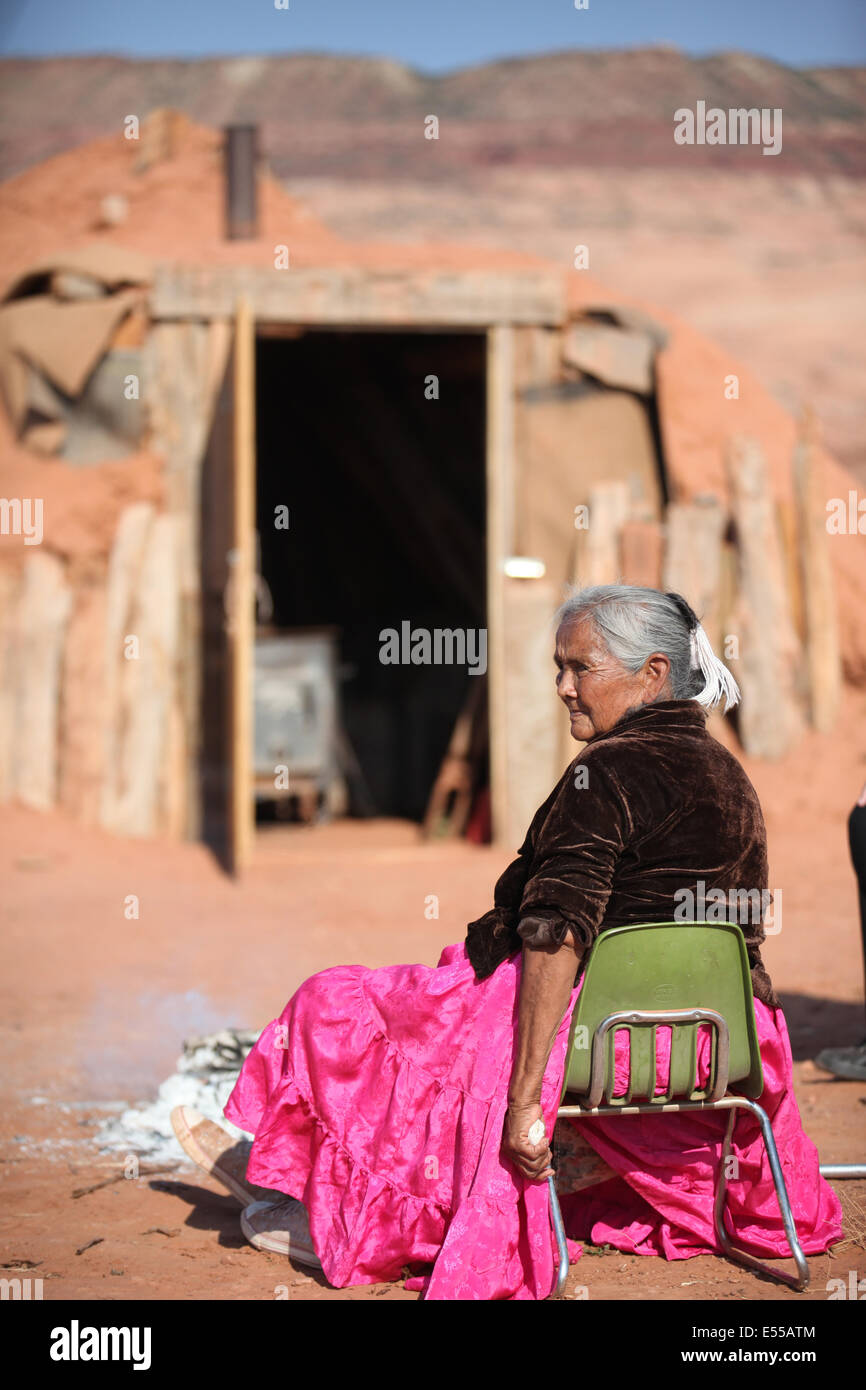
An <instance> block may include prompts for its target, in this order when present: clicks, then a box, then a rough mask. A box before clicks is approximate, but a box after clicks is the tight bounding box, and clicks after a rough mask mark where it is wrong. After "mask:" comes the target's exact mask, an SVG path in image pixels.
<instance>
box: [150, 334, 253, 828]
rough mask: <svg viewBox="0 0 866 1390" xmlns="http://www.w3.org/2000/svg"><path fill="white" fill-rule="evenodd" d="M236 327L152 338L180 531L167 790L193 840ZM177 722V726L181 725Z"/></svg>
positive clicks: (172, 818) (156, 409) (169, 489)
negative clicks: (208, 501)
mask: <svg viewBox="0 0 866 1390" xmlns="http://www.w3.org/2000/svg"><path fill="white" fill-rule="evenodd" d="M232 332H233V328H232V324H231V323H230V322H229V321H228V320H225V319H218V320H215V321H213V322H210V323H186V322H180V323H155V324H153V325H152V329H151V332H150V334H149V335H148V340H147V391H148V408H149V414H150V420H151V429H152V436H151V444H152V447H153V448H154V449H155V451H156V452H158V453H161V454H162V456H163V457H164V459H165V474H164V476H165V495H166V506H167V509H168V511H169V512H170V513H171V514H172V515H174V516H176V517H177V519H178V525H179V528H180V530H179V538H178V549H179V565H180V568H179V572H178V584H179V589H180V599H179V602H180V618H179V621H180V634H179V639H178V662H177V673H176V675H177V690H176V697H175V698H176V704H177V705H178V709H179V713H178V715H176V716H173V719H172V730H173V732H172V735H171V754H170V757H171V761H172V766H173V768H174V773H173V776H174V777H175V778H176V779H177V780H178V785H177V786H173V785H172V786H170V787H166V792H165V800H166V802H167V804H168V805H170V807H171V810H170V811H168V812H167V824H168V825H169V826H170V827H174V828H175V829H176V830H177V832H178V833H183V834H185V835H186V836H187V838H189V839H197V838H198V837H199V836H200V834H201V829H202V826H201V804H200V795H199V793H200V788H199V764H200V759H201V752H202V749H201V743H202V739H201V669H202V653H201V643H202V615H201V609H202V599H201V569H200V543H201V536H200V522H201V473H202V461H203V458H204V455H205V453H206V450H207V446H208V439H209V436H210V432H211V430H212V428H213V424H214V415H215V409H216V400H217V396H218V393H219V390H220V387H221V385H222V382H223V380H224V377H225V372H226V365H227V362H228V355H229V348H230V344H231V336H232ZM178 719H179V722H178Z"/></svg>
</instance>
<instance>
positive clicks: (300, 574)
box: [256, 330, 486, 820]
mask: <svg viewBox="0 0 866 1390" xmlns="http://www.w3.org/2000/svg"><path fill="white" fill-rule="evenodd" d="M485 373H486V345H485V336H484V335H483V334H478V333H431V332H406V331H403V332H381V331H378V330H377V331H375V332H359V331H327V332H325V331H318V330H316V331H310V332H302V333H301V334H300V336H293V337H277V336H270V335H269V336H260V337H259V339H258V341H257V354H256V394H257V406H256V409H257V470H258V484H257V525H258V532H259V541H260V555H261V559H260V573H261V576H262V578H263V579H264V581H265V583H266V585H267V587H268V589H269V590H270V596H271V600H272V604H273V611H272V616H271V618H270V626H271V628H272V630H274V631H277V632H281V631H286V630H296V629H300V628H321V627H328V628H336V629H338V635H337V642H338V660H339V666H338V670H339V680H338V685H339V710H340V719H341V723H342V728H343V730H344V731H345V735H346V739H347V741H348V745H349V747H350V749H351V751H352V753H353V755H354V758H355V759H356V760H357V768H358V774H359V775H358V776H357V777H355V778H353V779H350V781H349V789H350V800H349V806H348V810H349V813H350V814H375V815H383V816H398V817H405V818H409V819H412V820H421V819H422V818H423V816H424V811H425V808H426V806H427V801H428V798H429V795H430V791H431V788H432V786H433V782H434V780H435V778H436V774H437V772H438V770H439V768H440V764H441V762H442V758H443V756H444V754H445V751H446V749H447V747H448V742H449V739H450V737H451V734H452V731H453V729H454V725H455V721H456V720H457V717H458V715H459V713H460V711H461V708H462V707H463V706H464V704H465V702H466V699H467V696H468V694H469V691H470V688H471V687H472V686H473V685H474V684H475V682H476V681H477V680H479V679H481V678H480V677H479V676H472V675H470V674H469V672H468V669H467V665H465V664H464V665H457V664H453V665H452V664H445V663H443V664H439V665H436V664H430V665H411V664H409V665H402V664H401V665H390V664H383V663H382V661H381V660H380V649H381V647H382V640H381V638H380V633H381V632H382V631H383V630H384V629H396V630H397V631H400V629H401V624H402V623H403V622H405V621H407V620H408V621H409V622H410V623H411V626H412V629H413V630H417V629H426V630H428V631H430V632H433V631H434V630H436V629H449V630H459V629H463V630H468V629H474V630H478V629H481V628H485V627H486V619H485V611H486V608H485V495H486V489H485V462H484V460H485V404H486V401H485V395H486V388H485ZM432 377H435V378H437V379H438V393H439V394H438V399H427V398H426V396H425V388H426V389H428V390H429V379H430V378H432ZM280 507H285V508H288V510H289V525H288V528H287V529H280V528H279V527H278V526H277V525H275V517H277V515H278V512H277V509H278V508H280Z"/></svg>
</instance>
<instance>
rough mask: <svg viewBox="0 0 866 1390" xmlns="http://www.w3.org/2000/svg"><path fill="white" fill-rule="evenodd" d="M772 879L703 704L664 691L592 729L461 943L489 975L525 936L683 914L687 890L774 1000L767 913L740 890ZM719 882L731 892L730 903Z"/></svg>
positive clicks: (584, 939) (759, 836)
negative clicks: (720, 925) (739, 941)
mask: <svg viewBox="0 0 866 1390" xmlns="http://www.w3.org/2000/svg"><path fill="white" fill-rule="evenodd" d="M579 768H582V769H584V771H582V772H581V773H580V775H579V777H578V776H577V774H578V769H579ZM576 779H577V781H578V783H580V782H585V783H586V785H575V782H576ZM701 882H703V889H702V890H701V888H700V884H701ZM766 888H767V835H766V830H765V827H764V818H763V816H762V814H761V807H760V804H759V802H758V797H757V793H756V792H755V789H754V787H753V786H752V784H751V782H750V781H749V779H748V777H747V776H746V774H745V772H744V771H743V769H742V767H741V766H740V764H739V763H738V762H737V760H736V758H735V757H733V755H732V754H731V753H729V752H728V751H727V749H726V748H724V747H723V746H722V744H720V743H719V742H718V740H717V739H714V738H713V737H712V735H711V734H709V733H708V732H707V728H706V713H705V711H704V709H703V707H702V706H701V705H699V704H698V703H697V702H696V701H695V700H660V701H658V702H657V703H655V704H652V705H644V706H643V707H642V708H641V709H640V710H637V711H635V712H633V713H631V714H628V715H626V716H625V717H624V718H623V719H621V720H620V721H619V723H618V724H616V725H615V726H614V727H613V728H612V729H610V730H608V732H607V733H604V734H598V735H596V737H595V738H593V739H591V740H590V742H589V743H587V744H586V746H585V747H584V749H583V751H582V752H581V753H580V754H579V755H578V757H577V758H576V759H575V760H574V762H573V763H572V764H571V765H570V766H569V768H568V769H567V770H566V772H565V773H564V774H563V775H562V777H561V778H560V780H559V782H558V783H557V784H556V786H555V787H554V789H553V791H552V792H551V793H550V796H549V797H548V798H547V800H546V801H545V802H544V804H543V805H542V806H540V807H539V809H538V810H537V811H536V813H535V816H534V817H533V820H532V824H531V825H530V827H529V832H528V834H527V836H526V839H525V840H524V842H523V844H522V846H521V848H520V852H519V853H518V856H517V858H516V859H514V860H512V862H511V863H510V864H509V866H508V868H507V869H506V870H505V872H504V873H503V874H502V876H501V878H500V879H499V881H498V882H497V884H496V888H495V890H494V895H493V901H494V906H493V907H492V908H491V910H490V911H489V912H485V914H484V916H483V917H480V918H479V919H478V921H477V922H470V923H469V927H468V929H467V930H468V934H467V937H466V951H467V955H468V956H469V960H470V961H471V963H472V966H473V967H474V970H475V974H476V977H477V978H478V979H484V978H485V977H486V976H488V975H490V974H492V973H493V971H494V970H495V969H496V967H497V965H499V964H500V963H501V962H502V961H503V960H505V959H506V957H507V956H510V955H512V954H513V953H514V952H515V951H519V950H520V949H521V947H522V943H523V942H524V941H525V942H528V943H530V944H532V945H539V946H541V945H547V944H556V943H559V942H562V941H563V940H564V938H565V933H566V932H567V931H571V932H573V933H574V936H575V938H576V940H577V942H578V944H579V945H581V946H584V947H588V946H590V945H591V944H592V942H593V941H594V940H595V938H596V936H597V935H598V933H599V932H600V931H604V929H605V928H606V927H617V926H623V925H625V924H627V923H629V922H674V921H679V920H682V919H683V906H682V904H683V901H684V899H683V897H682V896H680V897H677V896H676V895H677V894H678V893H680V894H681V895H682V892H683V890H689V891H690V892H691V893H692V894H694V901H695V907H696V912H695V915H696V917H697V918H698V920H708V921H713V920H718V919H719V918H721V919H722V920H729V921H735V922H738V923H739V925H740V926H741V928H742V930H743V935H744V937H745V941H746V947H747V950H748V955H749V961H750V964H751V967H752V988H753V990H754V994H755V997H756V998H757V999H760V1000H762V1001H763V1002H764V1003H765V1004H768V1005H769V1006H770V1007H771V1008H775V1007H777V1006H778V1004H779V1000H778V998H777V996H776V994H775V991H774V989H773V986H772V983H771V981H770V977H769V976H768V974H767V972H766V970H765V969H764V965H763V962H762V960H761V951H760V946H761V942H762V941H763V940H764V928H763V925H762V923H761V921H760V918H761V916H762V913H761V912H760V911H757V912H756V911H754V909H751V910H749V911H748V912H747V911H745V910H744V906H743V905H741V904H743V903H744V900H743V899H740V900H738V899H737V897H736V896H735V894H736V892H737V891H743V890H746V891H748V890H757V891H758V893H762V892H764V891H765V890H766ZM713 889H721V890H722V891H723V892H724V893H725V895H726V904H725V907H724V908H720V906H716V903H718V898H716V899H713V898H712V897H710V896H709V895H710V893H711V890H713ZM731 890H735V893H734V894H732V893H731ZM701 891H703V894H704V897H705V899H706V898H709V902H708V903H707V904H706V907H707V908H708V909H709V910H707V911H703V910H701V903H700V899H699V894H700V892H701ZM686 901H688V900H686ZM753 901H754V895H753ZM765 901H766V900H765ZM756 919H757V920H756Z"/></svg>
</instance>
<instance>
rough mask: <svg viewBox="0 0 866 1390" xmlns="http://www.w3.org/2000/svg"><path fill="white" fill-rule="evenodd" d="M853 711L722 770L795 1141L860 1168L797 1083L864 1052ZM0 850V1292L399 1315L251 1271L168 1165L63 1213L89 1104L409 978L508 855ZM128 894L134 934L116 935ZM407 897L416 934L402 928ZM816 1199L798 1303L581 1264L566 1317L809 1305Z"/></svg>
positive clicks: (208, 1205)
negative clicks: (0, 1063) (781, 1019)
mask: <svg viewBox="0 0 866 1390" xmlns="http://www.w3.org/2000/svg"><path fill="white" fill-rule="evenodd" d="M864 705H866V694H864V692H862V691H859V692H855V691H852V690H850V689H848V690H846V696H845V707H844V710H843V717H842V718H841V719H840V721H839V725H838V730H837V732H836V733H835V734H833V735H831V736H826V737H825V736H820V735H817V734H814V733H812V734H809V735H807V737H806V738H805V739H804V740H803V741H802V743H801V744H800V746H799V748H798V749H797V752H796V756H795V757H794V756H792V757H789V758H787V759H786V760H785V761H784V762H782V763H778V764H769V763H764V762H759V761H757V760H754V759H745V758H744V759H743V761H744V764H745V766H746V768H747V770H748V772H749V775H750V776H751V778H752V780H753V781H754V783H755V785H756V787H757V789H758V792H759V794H760V797H761V801H762V805H763V807H764V812H765V816H766V819H767V824H768V833H769V839H770V859H771V872H770V885H771V887H772V888H773V889H774V890H775V891H776V892H778V890H779V889H782V892H783V918H782V931H781V933H780V934H779V935H777V936H774V937H772V938H770V939H769V940H768V942H767V947H766V951H765V960H766V963H767V965H768V968H769V970H770V972H771V974H772V976H773V979H774V982H775V983H776V986H777V988H779V989H780V991H781V993H782V995H783V999H784V1004H785V1012H786V1017H787V1019H788V1024H789V1028H790V1031H791V1036H792V1043H793V1048H794V1057H795V1084H796V1090H797V1097H798V1101H799V1104H800V1107H801V1112H802V1114H803V1119H804V1124H805V1126H806V1129H807V1132H808V1133H809V1134H810V1136H811V1137H812V1139H813V1140H814V1141H815V1143H816V1144H817V1146H818V1149H819V1152H820V1154H821V1157H822V1160H823V1161H824V1162H829V1161H833V1162H854V1161H860V1162H862V1161H863V1159H864V1155H866V1142H864V1136H866V1105H864V1102H866V1087H864V1086H863V1085H861V1084H859V1083H855V1082H842V1081H836V1080H834V1079H833V1078H831V1077H829V1076H828V1075H827V1074H825V1073H822V1072H820V1071H818V1070H817V1069H816V1068H815V1067H814V1066H813V1065H812V1063H811V1061H810V1060H809V1059H810V1058H811V1057H812V1056H813V1055H814V1054H815V1053H816V1052H817V1051H818V1050H819V1049H820V1048H821V1047H823V1046H826V1045H828V1044H831V1043H851V1042H857V1041H859V1039H860V1038H861V1037H862V1036H863V1033H864V1026H863V1005H862V987H863V986H862V982H863V971H862V965H861V958H860V946H859V931H858V920H857V909H856V895H855V888H854V878H853V874H852V870H851V866H850V863H849V860H848V851H847V840H846V834H845V821H846V818H847V815H848V812H849V810H850V807H851V805H852V804H853V801H854V799H855V798H856V796H857V793H858V792H859V790H860V787H861V786H862V784H863V782H864V780H866V760H864V756H863V753H862V752H861V750H860V749H858V748H856V747H852V746H851V742H850V738H849V736H848V735H847V734H846V730H850V729H852V728H862V727H863V718H864ZM731 738H732V736H729V735H727V734H726V735H725V741H726V742H727V741H730V739H731ZM0 840H2V849H0V866H2V875H3V883H4V889H5V891H4V894H3V917H4V920H5V934H6V939H7V970H6V972H5V981H4V983H3V986H2V995H0V998H2V1010H0V1018H2V1032H3V1038H4V1044H5V1045H4V1051H3V1055H4V1058H5V1065H4V1075H3V1090H4V1105H3V1111H2V1119H0V1182H2V1189H0V1190H2V1194H3V1201H2V1217H0V1222H2V1225H0V1230H2V1253H0V1263H2V1264H3V1265H4V1266H5V1269H4V1273H7V1274H8V1273H9V1272H10V1270H13V1269H18V1270H20V1271H21V1272H25V1271H26V1270H27V1268H28V1267H29V1266H28V1264H27V1262H31V1264H32V1274H33V1275H34V1276H35V1277H41V1278H43V1279H44V1280H46V1281H47V1282H46V1284H45V1297H46V1298H51V1297H54V1298H74V1299H125V1298H144V1299H152V1298H171V1299H181V1300H183V1299H199V1298H208V1299H210V1298H213V1299H235V1298H248V1299H271V1298H273V1297H275V1290H276V1289H278V1288H279V1287H280V1286H285V1287H286V1288H287V1296H288V1297H289V1298H291V1299H302V1300H309V1299H312V1300H325V1299H343V1300H353V1299H367V1298H378V1297H382V1298H386V1299H413V1298H417V1295H415V1294H409V1293H407V1292H406V1291H405V1290H404V1289H403V1288H402V1286H400V1285H391V1286H374V1287H367V1286H364V1287H358V1288H354V1289H344V1290H334V1289H330V1288H329V1287H328V1286H327V1285H326V1284H325V1283H324V1281H323V1280H321V1279H320V1278H317V1277H315V1278H310V1276H309V1275H308V1274H306V1273H305V1272H304V1271H303V1270H302V1269H300V1268H298V1269H294V1268H293V1267H292V1266H291V1265H290V1264H288V1263H287V1262H286V1261H285V1260H282V1259H280V1258H278V1257H277V1256H273V1255H265V1254H260V1253H258V1252H256V1251H254V1250H253V1249H252V1248H251V1247H248V1246H247V1245H246V1244H245V1242H244V1239H243V1237H242V1235H241V1232H240V1227H239V1223H238V1210H239V1209H238V1207H237V1205H236V1203H235V1202H234V1200H233V1199H232V1198H231V1197H229V1196H228V1195H226V1194H224V1193H223V1192H222V1191H221V1190H220V1189H219V1188H218V1186H217V1185H215V1184H212V1183H210V1182H209V1181H208V1180H207V1179H205V1178H204V1177H203V1175H201V1174H199V1172H198V1170H197V1169H195V1168H192V1167H189V1166H183V1165H181V1162H180V1160H181V1155H180V1151H179V1150H178V1162H179V1166H178V1168H177V1169H175V1170H172V1171H168V1172H164V1173H156V1174H154V1173H150V1174H146V1175H143V1176H142V1177H140V1178H139V1179H138V1180H130V1181H115V1182H113V1183H112V1184H110V1185H108V1186H104V1187H101V1188H99V1189H98V1190H96V1191H94V1192H91V1193H87V1194H85V1195H83V1196H80V1197H77V1198H76V1197H73V1195H72V1194H73V1192H75V1191H76V1190H77V1189H79V1188H83V1187H89V1186H91V1185H93V1184H95V1183H99V1182H101V1181H103V1180H104V1179H106V1178H111V1177H114V1178H117V1177H118V1176H119V1174H120V1172H121V1162H120V1160H119V1159H118V1158H117V1157H116V1156H115V1157H112V1158H110V1159H109V1158H107V1157H106V1156H105V1155H101V1154H100V1153H99V1152H98V1150H97V1149H96V1146H95V1144H94V1142H93V1136H94V1134H95V1132H96V1127H97V1125H98V1123H99V1121H100V1119H101V1118H102V1117H103V1115H104V1112H100V1111H99V1110H98V1109H97V1103H98V1102H104V1101H110V1100H115V1101H116V1100H119V1099H125V1100H129V1101H130V1102H133V1101H136V1100H145V1099H149V1098H151V1097H152V1096H153V1095H154V1094H155V1091H156V1088H157V1086H158V1084H159V1082H160V1081H161V1080H162V1079H163V1078H164V1077H166V1076H167V1075H169V1074H170V1073H171V1072H172V1071H173V1070H174V1064H175V1060H176V1058H177V1055H178V1053H179V1052H180V1047H181V1043H182V1040H183V1038H184V1036H188V1035H192V1034H195V1033H199V1032H202V1031H206V1030H210V1029H213V1028H216V1027H219V1026H252V1027H261V1026H263V1025H264V1024H265V1023H266V1022H267V1021H268V1020H269V1019H271V1018H273V1017H274V1016H275V1015H276V1014H277V1013H278V1012H279V1010H280V1009H281V1008H282V1005H283V1004H284V1002H285V1000H286V999H287V998H288V997H289V995H290V994H291V993H292V992H293V991H294V989H295V988H296V987H297V985H298V984H300V982H301V981H302V980H303V979H304V978H306V976H308V975H310V974H311V973H313V972H314V971H317V970H321V969H324V968H326V967H328V966H331V965H336V964H340V963H346V962H350V961H360V962H363V963H364V964H366V965H370V966H377V965H384V964H391V963H396V962H404V961H412V960H422V961H427V962H429V963H431V964H432V963H433V962H435V960H436V958H437V957H438V954H439V951H440V949H441V947H442V946H443V945H445V944H447V943H449V942H452V941H457V940H460V939H462V937H463V935H464V930H465V923H466V922H467V921H469V920H471V919H472V918H473V917H475V916H477V915H478V914H480V913H481V912H482V911H483V910H484V909H485V908H486V907H487V906H488V905H489V902H490V900H491V890H492V885H493V882H494V880H495V877H496V875H497V874H498V873H499V872H500V870H501V868H502V867H503V866H504V864H505V862H506V861H507V858H508V855H507V854H506V853H504V852H502V851H501V850H494V849H478V848H475V847H472V846H469V845H467V844H463V843H458V844H432V845H430V844H428V845H424V844H419V842H418V839H417V832H416V830H415V828H414V827H412V826H407V825H404V824H398V823H393V822H382V821H378V822H368V823H357V822H356V823H348V822H346V823H342V824H338V825H334V826H331V827H326V828H319V829H315V830H302V829H294V828H291V827H281V828H278V829H275V830H273V831H266V832H263V833H262V834H261V835H260V836H259V839H258V843H257V848H256V858H255V863H254V865H253V867H252V868H251V869H250V871H249V872H248V873H247V875H246V876H245V878H244V879H243V880H242V881H241V882H240V883H235V882H231V881H230V880H229V879H227V878H226V877H225V876H224V875H223V874H222V873H221V872H220V871H219V869H218V868H217V867H216V866H215V864H214V862H213V861H212V859H211V858H210V856H209V854H208V852H207V851H206V850H205V849H204V848H202V847H200V846H195V845H177V844H172V843H169V842H168V841H165V842H153V841H148V842H143V841H132V840H118V839H114V838H111V837H110V836H108V835H107V834H105V833H103V832H102V831H97V830H90V829H86V828H82V827H81V826H77V825H72V824H71V823H70V822H68V821H67V820H65V819H64V818H63V817H61V816H60V815H41V814H38V813H33V812H27V811H23V810H9V809H6V810H4V811H2V812H0ZM130 893H135V894H137V895H138V896H139V898H140V903H141V915H140V918H139V920H138V921H127V920H126V919H125V917H124V913H123V903H124V899H125V897H126V896H127V894H130ZM430 893H435V894H437V895H438V897H439V901H440V918H439V920H437V921H429V920H427V919H426V918H425V916H424V904H425V897H426V895H427V894H430ZM33 1097H38V1098H39V1100H37V1101H36V1102H34V1100H33ZM64 1106H65V1107H67V1108H66V1109H63V1108H61V1107H64ZM836 1186H837V1191H839V1193H840V1195H841V1197H842V1200H843V1204H844V1207H845V1215H846V1239H845V1241H844V1242H843V1243H842V1245H841V1247H839V1248H837V1251H836V1252H835V1253H834V1254H833V1255H832V1256H829V1255H824V1256H820V1257H816V1258H814V1259H812V1260H811V1261H810V1264H811V1270H812V1284H811V1288H810V1290H809V1292H808V1293H807V1294H805V1295H797V1294H793V1293H791V1292H789V1291H788V1290H787V1289H785V1288H782V1287H780V1286H779V1285H777V1284H775V1283H773V1282H770V1281H768V1280H765V1279H764V1278H763V1277H761V1276H758V1275H754V1274H752V1273H751V1272H749V1271H745V1270H742V1269H740V1268H738V1267H736V1266H733V1265H730V1264H728V1263H726V1262H725V1261H724V1260H721V1259H717V1258H715V1257H710V1256H706V1257H700V1258H697V1259H693V1260H688V1261H679V1262H674V1263H666V1262H665V1261H664V1260H661V1259H647V1258H640V1257H629V1256H626V1255H622V1254H619V1253H614V1254H611V1253H594V1254H591V1255H590V1254H585V1255H584V1257H583V1258H582V1259H581V1260H580V1261H579V1263H578V1264H577V1265H576V1266H574V1267H573V1268H572V1271H571V1275H570V1278H569V1291H570V1293H571V1296H572V1297H573V1296H575V1290H576V1289H578V1286H580V1285H583V1286H585V1287H586V1289H587V1290H588V1294H589V1297H590V1298H593V1299H597V1298H610V1299H644V1300H646V1299H689V1300H693V1299H704V1298H714V1299H729V1300H734V1301H737V1300H753V1299H759V1300H765V1299H781V1300H783V1301H784V1300H788V1301H796V1300H797V1299H802V1298H806V1299H826V1298H827V1281H828V1279H830V1278H842V1279H844V1280H845V1281H846V1284H847V1280H848V1272H849V1271H850V1270H855V1271H857V1277H858V1279H859V1278H863V1277H864V1275H866V1183H863V1182H856V1183H854V1182H844V1183H838V1184H837V1185H836ZM96 1240H99V1242H100V1243H99V1244H95V1245H92V1246H91V1247H90V1248H88V1249H86V1250H84V1251H83V1253H81V1254H77V1253H76V1251H78V1250H80V1249H81V1247H83V1246H86V1245H87V1244H88V1242H90V1241H96ZM284 1296H286V1295H284Z"/></svg>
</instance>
